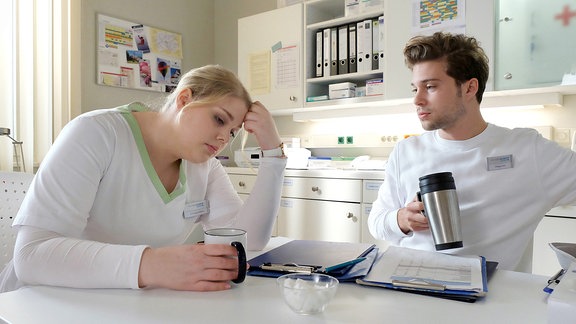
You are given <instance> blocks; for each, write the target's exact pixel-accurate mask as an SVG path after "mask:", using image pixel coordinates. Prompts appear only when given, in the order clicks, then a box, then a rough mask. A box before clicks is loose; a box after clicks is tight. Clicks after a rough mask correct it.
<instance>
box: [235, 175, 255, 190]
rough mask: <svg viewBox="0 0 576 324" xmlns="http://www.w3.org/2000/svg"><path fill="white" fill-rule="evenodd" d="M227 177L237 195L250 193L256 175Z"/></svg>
mask: <svg viewBox="0 0 576 324" xmlns="http://www.w3.org/2000/svg"><path fill="white" fill-rule="evenodd" d="M229 177H230V181H231V182H232V185H233V186H234V189H235V190H236V192H237V193H250V192H251V191H252V188H254V183H256V175H245V174H229Z"/></svg>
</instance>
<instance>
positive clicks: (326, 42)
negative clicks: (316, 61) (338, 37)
mask: <svg viewBox="0 0 576 324" xmlns="http://www.w3.org/2000/svg"><path fill="white" fill-rule="evenodd" d="M322 36H323V37H322V44H323V45H322V47H323V50H322V64H323V66H322V75H323V76H325V77H327V76H329V75H330V46H331V42H330V37H331V33H330V28H324V29H323V30H322Z"/></svg>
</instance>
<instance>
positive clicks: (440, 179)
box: [418, 172, 456, 195]
mask: <svg viewBox="0 0 576 324" xmlns="http://www.w3.org/2000/svg"><path fill="white" fill-rule="evenodd" d="M418 180H419V181H420V192H421V194H422V195H424V194H426V193H429V192H434V191H440V190H449V189H456V184H455V183H454V178H453V177H452V172H440V173H432V174H428V175H425V176H423V177H420V178H419V179H418Z"/></svg>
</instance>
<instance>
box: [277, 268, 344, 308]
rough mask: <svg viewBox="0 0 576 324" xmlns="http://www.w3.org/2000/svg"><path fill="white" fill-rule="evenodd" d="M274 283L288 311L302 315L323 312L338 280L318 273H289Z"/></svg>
mask: <svg viewBox="0 0 576 324" xmlns="http://www.w3.org/2000/svg"><path fill="white" fill-rule="evenodd" d="M276 283H277V284H278V287H279V288H280V292H281V293H282V296H283V297H284V301H285V302H286V304H287V305H288V306H289V307H290V309H292V310H293V311H294V312H296V313H298V314H302V315H311V314H317V313H321V312H323V311H324V309H325V308H326V305H328V303H330V301H331V300H332V298H333V297H334V295H335V294H336V290H337V289H338V279H336V278H334V277H331V276H329V275H325V274H318V273H313V274H302V273H291V274H287V275H283V276H281V277H279V278H278V279H276Z"/></svg>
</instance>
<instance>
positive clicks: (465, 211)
mask: <svg viewBox="0 0 576 324" xmlns="http://www.w3.org/2000/svg"><path fill="white" fill-rule="evenodd" d="M404 56H405V59H406V64H407V66H408V68H410V69H411V70H412V87H413V91H414V104H415V106H416V111H417V114H418V118H419V119H420V122H421V124H422V127H423V128H424V130H426V131H427V132H424V133H423V134H422V135H420V136H413V137H410V138H408V139H406V140H404V141H402V142H400V143H398V144H397V145H396V147H395V148H394V150H393V152H392V153H391V155H390V157H389V159H388V164H387V168H386V180H385V181H384V184H383V185H382V187H381V188H380V191H379V194H378V198H377V200H376V201H375V202H374V204H373V206H372V210H371V212H370V216H369V218H368V225H369V228H370V232H371V234H372V235H373V236H374V237H375V238H378V239H384V240H387V241H389V242H391V243H392V244H394V245H399V246H405V247H410V248H416V249H422V250H434V242H433V239H432V235H431V232H430V230H429V224H428V221H427V219H426V217H425V216H424V215H423V214H422V212H421V211H422V210H423V209H424V205H423V203H421V202H419V201H418V199H417V198H416V193H417V192H418V191H419V181H418V179H419V178H420V177H422V176H424V175H427V174H431V173H437V172H452V174H453V176H454V180H455V184H456V191H457V194H458V200H459V204H460V216H461V226H462V236H463V245H464V246H463V247H462V248H457V249H451V250H445V251H444V252H447V253H452V254H461V255H466V254H473V255H482V256H485V257H486V258H487V260H491V261H498V262H499V263H500V265H499V268H501V269H508V270H513V269H515V268H516V266H517V265H518V263H519V261H520V259H521V257H522V254H523V252H524V250H525V249H526V248H527V246H528V244H529V243H530V239H531V238H532V236H533V233H534V230H535V229H536V227H537V226H538V223H539V222H540V220H541V219H542V218H543V216H544V215H545V213H546V212H547V211H548V210H550V209H551V208H553V207H556V206H561V205H571V204H576V153H575V152H572V151H570V150H568V149H564V148H562V147H560V146H558V145H557V144H556V143H554V142H552V141H548V140H546V139H544V138H543V137H542V136H540V135H539V134H538V133H537V132H536V131H535V130H532V129H526V128H517V129H507V128H503V127H499V126H496V125H493V124H490V123H487V122H486V121H485V120H484V118H483V117H482V114H481V112H480V103H481V102H482V95H483V93H484V90H485V87H486V81H487V80H488V58H487V57H486V55H485V53H484V51H483V50H482V48H481V47H480V46H479V44H478V42H477V41H476V39H474V38H472V37H467V36H465V35H452V34H446V33H435V34H434V35H432V36H417V37H414V38H412V39H411V40H410V41H409V42H408V44H407V45H406V47H405V49H404Z"/></svg>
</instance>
